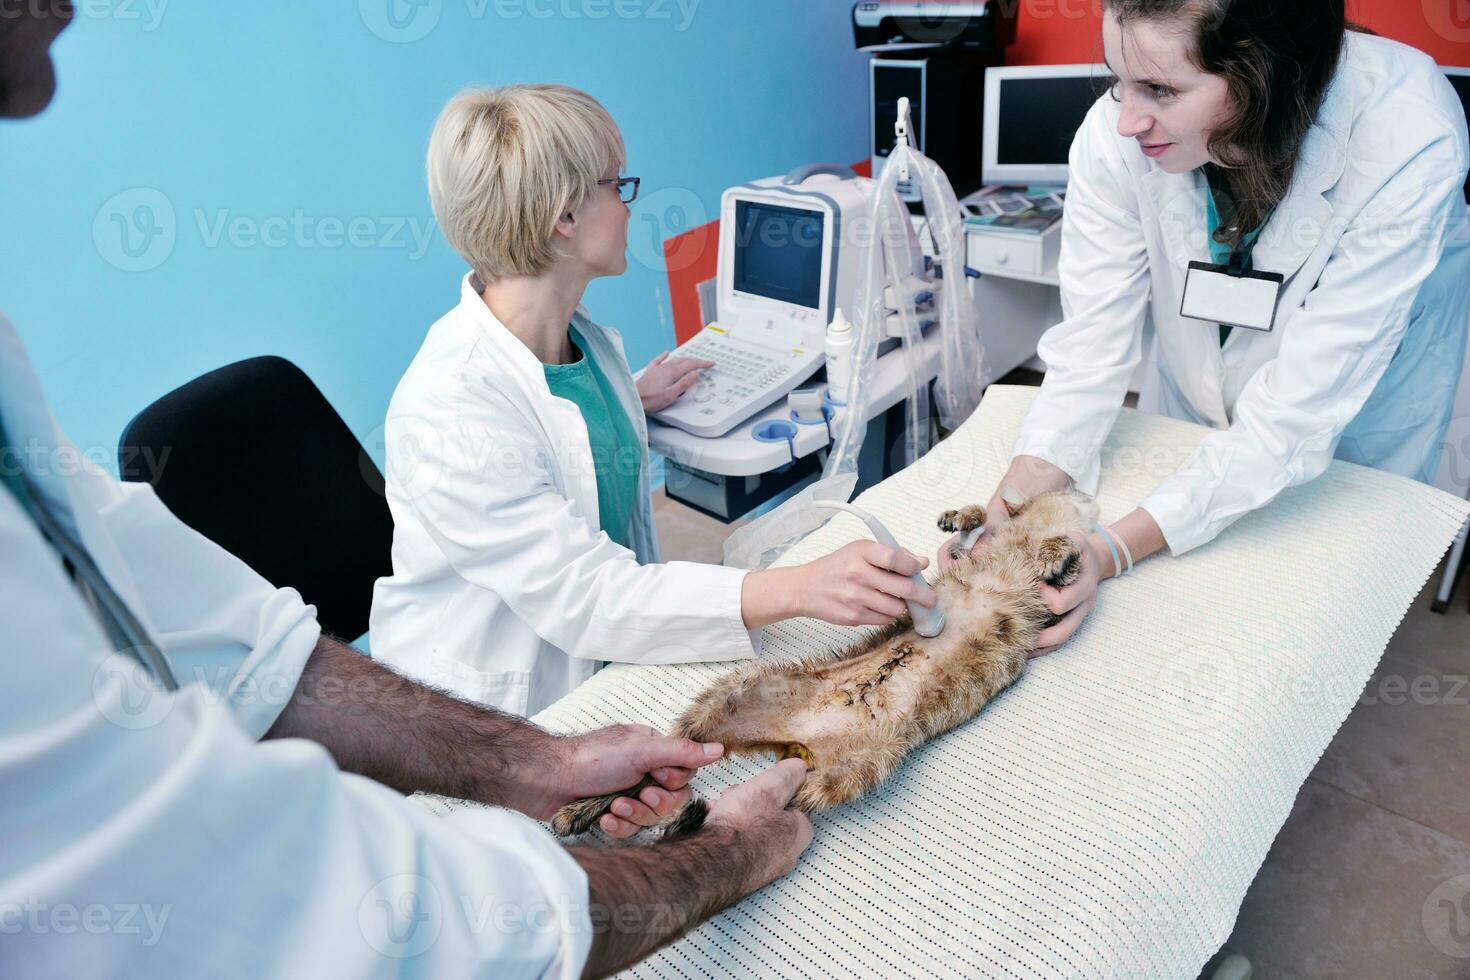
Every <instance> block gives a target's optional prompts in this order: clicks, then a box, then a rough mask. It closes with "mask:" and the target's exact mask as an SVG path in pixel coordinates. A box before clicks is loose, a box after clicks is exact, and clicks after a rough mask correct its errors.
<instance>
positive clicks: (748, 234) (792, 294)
mask: <svg viewBox="0 0 1470 980" xmlns="http://www.w3.org/2000/svg"><path fill="white" fill-rule="evenodd" d="M733 285H734V287H735V289H736V291H737V292H742V293H750V294H752V295H755V296H764V297H765V298H766V299H773V300H776V301H777V302H781V303H792V304H794V305H796V306H805V307H808V308H810V309H813V310H815V309H818V308H819V307H820V306H821V294H822V212H820V211H812V210H809V209H807V208H788V207H782V206H781V205H777V204H767V203H765V202H762V201H736V202H735V270H734V279H733Z"/></svg>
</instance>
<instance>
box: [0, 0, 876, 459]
mask: <svg viewBox="0 0 1470 980" xmlns="http://www.w3.org/2000/svg"><path fill="white" fill-rule="evenodd" d="M390 4H393V5H394V6H393V7H392V8H390V7H389V5H390ZM850 11H851V4H850V3H847V2H845V0H802V2H800V3H794V2H792V0H740V2H734V0H682V2H681V0H332V2H326V0H310V2H302V0H256V2H252V3H247V4H224V3H215V2H192V3H186V2H182V0H174V2H169V0H88V2H87V3H81V2H79V3H78V16H77V20H76V22H75V23H74V24H72V26H71V28H70V29H69V30H68V31H67V32H66V34H64V35H63V36H62V38H61V39H60V41H59V42H58V43H57V45H56V48H55V50H54V53H55V58H56V62H57V65H58V74H59V75H60V78H61V86H60V90H59V92H58V95H57V99H56V101H55V102H54V103H53V105H52V106H51V108H50V109H49V110H48V111H47V112H46V113H45V114H44V115H42V116H40V117H38V118H37V119H35V120H30V121H24V122H18V123H16V122H11V123H4V124H0V168H3V179H0V221H3V234H0V311H4V312H5V313H6V314H8V315H9V316H10V317H11V319H12V320H14V321H15V323H16V325H17V327H18V328H19V330H20V333H21V336H22V337H23V339H24V340H25V341H26V343H27V345H28V346H29V348H30V352H31V357H32V359H33V360H34V362H35V364H36V367H37V369H38V371H39V373H40V375H41V379H42V382H43V383H44V384H45V386H46V389H47V391H48V393H49V396H50V398H51V402H52V406H53V408H54V409H55V411H56V414H57V416H58V417H59V418H60V420H61V423H62V425H63V427H64V428H65V429H66V430H67V432H68V433H69V434H70V435H71V437H72V439H73V440H74V441H75V442H76V443H77V444H78V446H80V447H82V448H83V449H84V450H86V451H88V452H89V453H90V454H91V455H93V456H94V457H96V458H98V459H100V460H103V461H106V462H108V463H109V465H113V466H114V467H115V461H114V452H115V446H116V443H117V437H118V435H119V433H120V432H121V430H122V427H123V426H124V425H125V424H126V423H127V421H128V419H130V418H131V417H132V416H133V414H134V413H136V412H137V411H138V410H139V409H140V408H142V407H143V406H144V405H146V404H147V403H148V402H149V401H151V400H152V399H154V398H155V397H157V396H158V395H160V394H162V393H163V392H165V391H167V390H169V389H171V388H173V387H175V386H177V385H179V384H181V383H183V382H185V381H187V380H188V379H190V378H192V377H194V376H196V375H198V374H201V373H203V372H205V371H207V370H210V369H211V368H214V367H218V366H219V365H221V364H225V363H228V362H230V361H233V360H237V359H239V358H242V357H249V356H252V355H256V354H264V353H273V354H281V355H284V356H286V357H288V358H290V359H292V360H294V361H295V362H297V363H298V364H300V365H301V366H302V367H303V368H305V370H306V371H307V373H308V374H310V375H311V376H312V377H313V378H314V379H315V380H316V381H317V383H318V385H320V386H321V388H322V389H323V390H324V391H325V392H326V394H327V397H328V398H330V399H331V401H332V402H333V404H335V405H336V406H337V409H338V411H339V412H341V413H342V415H343V417H344V418H346V420H347V422H348V424H349V425H350V426H351V427H352V428H353V430H354V431H355V432H357V433H358V434H359V436H361V437H364V438H366V439H368V440H369V441H370V442H375V441H376V440H374V439H372V436H373V435H374V430H375V429H377V427H379V426H380V425H381V424H382V419H383V415H384V413H385V411H386V409H387V404H388V398H389V396H390V395H391V393H392V390H393V386H394V384H395V383H396V382H397V380H398V377H399V375H400V374H401V373H402V371H403V370H404V368H405V367H406V366H407V364H408V362H409V360H410V359H411V358H412V356H413V354H414V351H415V350H417V347H418V344H419V342H420V340H421V338H422V336H423V333H424V331H425V330H426V329H427V328H428V326H429V324H430V323H432V322H433V321H434V320H435V319H437V318H438V317H439V315H440V314H442V313H443V312H444V310H446V309H447V308H448V307H449V306H450V305H452V304H453V303H454V302H455V301H456V300H457V296H458V288H459V283H458V280H459V277H460V275H461V274H462V265H461V263H460V261H459V259H458V257H457V256H456V255H455V254H454V253H453V252H452V251H451V250H450V249H449V247H448V246H447V245H446V244H445V243H444V241H443V239H442V238H441V237H440V236H439V234H438V231H437V229H436V228H434V227H433V223H432V215H431V213H430V211H429V205H428V200H427V195H426V193H425V190H424V180H423V151H424V147H425V144H426V141H427V137H428V133H429V129H430V127H431V125H432V123H433V120H434V117H435V115H436V114H437V112H438V110H439V108H440V106H441V105H442V104H443V103H444V102H445V100H447V99H448V98H449V97H450V96H451V95H452V94H453V93H454V92H456V91H457V90H458V89H460V88H462V87H464V86H466V85H471V84H489V85H500V84H506V83H510V82H520V81H557V82H564V83H567V84H570V85H575V86H578V87H581V88H585V89H587V90H588V91H590V92H592V93H593V94H594V95H596V96H597V97H598V98H599V99H601V100H602V101H603V103H604V104H605V105H607V107H608V109H609V110H610V111H611V112H612V114H613V117H614V118H615V119H617V120H618V122H619V123H620V125H621V126H622V129H623V133H624V137H625V139H626V141H627V144H628V151H629V164H628V171H627V172H628V173H630V174H636V175H639V176H641V177H643V179H644V182H643V198H644V199H643V200H642V201H640V203H639V204H638V205H635V213H634V216H633V221H632V224H631V226H630V234H629V238H630V241H629V252H630V262H629V269H628V272H627V273H626V274H625V275H623V276H621V277H620V278H618V279H614V280H601V281H598V282H595V283H593V285H592V286H591V287H590V289H589V290H588V295H587V302H588V304H589V306H590V308H591V310H592V312H593V315H594V316H595V317H597V318H598V319H600V320H601V321H602V322H605V323H608V324H611V325H613V326H616V327H618V328H619V329H621V330H622V331H623V332H624V335H625V337H626V338H627V341H628V348H629V350H628V354H629V358H630V360H632V362H633V366H634V368H635V369H636V368H637V367H639V366H641V365H642V364H643V363H644V362H646V361H647V360H648V359H649V358H650V357H652V356H653V355H654V354H656V353H657V352H658V351H660V350H663V349H666V348H668V347H670V346H672V342H673V325H672V320H671V317H670V313H669V304H668V296H667V295H666V294H667V287H666V281H665V277H664V272H663V268H662V253H661V251H660V246H659V243H660V242H661V241H662V239H664V238H666V237H668V236H670V235H672V234H676V233H678V232H680V231H684V230H686V229H687V228H689V227H692V226H694V225H697V224H700V223H702V222H704V221H706V220H709V219H710V218H713V217H715V216H716V211H717V209H718V201H719V194H720V192H721V191H722V190H723V189H724V188H725V187H727V186H728V185H730V184H732V183H737V182H740V181H744V180H749V179H751V178H754V177H760V176H766V175H769V174H773V173H777V172H780V171H783V170H785V169H787V168H789V167H790V166H792V165H795V164H797V163H801V162H805V161H808V160H827V159H831V160H839V161H844V162H848V161H852V160H857V159H860V158H862V157H864V156H865V155H866V153H865V149H864V147H865V143H866V135H867V123H866V116H865V114H864V106H865V103H866V91H867V76H866V67H865V66H866V61H865V58H864V56H860V55H859V54H858V53H857V52H855V51H854V50H853V48H852V35H851V27H850V16H851V15H850ZM390 12H392V13H394V14H396V15H397V19H396V20H390V19H389V16H388V15H389V13H390ZM425 32H426V33H425ZM420 34H422V35H423V36H421V37H420V36H417V35H420ZM125 227H126V228H127V231H128V240H127V244H126V246H125V243H124V239H123V237H122V231H123V229H124V228H125ZM379 462H380V463H381V460H379Z"/></svg>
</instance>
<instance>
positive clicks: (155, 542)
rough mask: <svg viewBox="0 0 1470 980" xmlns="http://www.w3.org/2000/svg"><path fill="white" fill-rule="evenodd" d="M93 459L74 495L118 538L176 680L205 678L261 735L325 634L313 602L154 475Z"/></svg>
mask: <svg viewBox="0 0 1470 980" xmlns="http://www.w3.org/2000/svg"><path fill="white" fill-rule="evenodd" d="M59 438H63V441H64V437H59ZM66 445H67V446H70V444H69V443H66ZM86 466H87V468H86V470H85V471H83V472H79V473H77V474H75V475H74V476H73V477H72V479H71V480H70V481H69V483H70V486H71V490H72V494H73V497H74V498H80V500H81V502H83V503H84V505H85V506H88V507H89V508H91V509H92V510H93V512H94V513H95V514H96V515H97V517H98V519H99V520H100V522H101V524H102V527H103V528H104V529H105V530H106V532H107V534H108V536H109V537H110V538H111V543H112V544H113V545H115V546H116V548H117V554H118V555H119V556H120V558H121V562H122V564H124V565H126V567H127V569H128V571H129V572H130V573H131V583H130V584H131V586H132V587H133V589H134V590H135V591H136V593H137V595H138V597H139V598H140V599H141V603H142V608H141V609H140V610H135V612H138V613H141V614H142V615H143V616H144V618H145V619H146V621H147V622H148V624H149V626H150V627H151V628H152V631H153V639H154V640H155V641H156V642H157V643H158V644H159V646H160V647H162V648H163V650H164V652H165V653H166V654H167V655H168V658H169V660H170V662H171V663H172V666H173V668H174V673H175V675H177V677H178V681H179V684H180V685H181V686H182V685H184V684H189V683H202V684H203V685H204V686H205V687H206V688H207V689H208V690H209V691H210V692H211V697H213V698H215V699H217V700H220V701H222V702H224V703H225V704H226V705H228V707H229V708H230V710H231V711H233V712H234V714H235V718H236V720H237V721H238V722H239V723H240V725H241V726H242V727H243V728H244V729H245V731H247V732H249V733H250V735H252V736H253V737H256V738H259V737H260V736H261V735H264V734H265V732H266V731H267V730H268V729H269V728H270V726H271V725H272V724H273V723H274V722H275V720H276V717H277V716H278V715H279V714H280V713H281V710H282V709H283V708H285V706H286V703H287V701H289V700H290V698H291V694H292V692H293V691H295V689H296V684H297V681H298V680H300V677H301V671H302V669H303V668H304V667H305V665H306V660H307V658H308V657H309V656H311V651H312V649H313V648H314V647H315V646H316V641H317V638H318V637H319V636H320V635H321V627H320V626H319V625H318V624H317V621H316V610H315V608H314V607H312V606H309V605H307V604H306V603H305V602H303V601H302V599H301V595H300V594H299V593H298V592H297V591H296V590H295V589H289V588H288V589H278V588H276V587H275V586H274V585H272V584H271V583H269V582H267V581H266V580H265V579H263V578H261V577H260V575H258V574H256V572H255V571H254V570H253V569H251V568H250V566H249V565H246V564H245V563H244V562H243V561H241V560H240V559H238V558H236V557H235V556H234V555H232V554H230V553H229V552H228V551H225V550H224V549H223V548H221V547H220V546H219V545H217V544H215V543H214V542H213V541H210V540H209V539H208V538H206V537H205V536H204V535H202V534H200V533H199V532H197V531H195V530H194V529H193V528H191V527H189V526H188V525H187V524H185V523H184V522H182V521H180V520H179V519H178V518H177V517H175V516H174V515H173V513H172V512H170V511H169V509H168V508H167V507H165V506H164V505H163V503H162V501H160V500H159V499H158V497H157V495H156V494H155V493H154V492H153V488H152V487H151V486H149V485H148V484H146V483H119V482H118V481H117V480H115V479H114V478H113V477H112V476H111V475H110V474H106V473H104V472H102V471H100V470H98V469H96V467H94V466H92V465H91V464H86Z"/></svg>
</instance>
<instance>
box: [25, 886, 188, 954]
mask: <svg viewBox="0 0 1470 980" xmlns="http://www.w3.org/2000/svg"><path fill="white" fill-rule="evenodd" d="M173 910H174V907H173V905H171V904H167V905H151V904H149V903H147V902H141V903H139V902H119V903H115V904H113V905H107V904H104V903H102V902H89V903H88V904H86V905H78V904H76V903H74V902H44V901H42V900H41V899H40V897H39V896H36V895H31V896H28V897H27V898H26V900H25V901H23V902H5V901H0V935H5V936H15V935H19V934H21V933H31V934H35V935H46V934H54V935H58V936H71V935H75V934H76V933H78V932H85V933H87V934H88V935H92V936H106V935H113V936H139V937H141V938H140V940H139V944H140V945H142V946H156V945H157V944H158V940H159V939H160V938H161V937H162V936H163V927H164V926H165V925H166V924H167V923H168V917H169V916H170V915H172V914H173Z"/></svg>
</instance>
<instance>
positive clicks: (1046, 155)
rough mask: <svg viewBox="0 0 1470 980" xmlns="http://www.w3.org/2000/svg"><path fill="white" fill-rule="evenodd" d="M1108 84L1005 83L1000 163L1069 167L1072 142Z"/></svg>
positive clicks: (1090, 80)
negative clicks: (1068, 153)
mask: <svg viewBox="0 0 1470 980" xmlns="http://www.w3.org/2000/svg"><path fill="white" fill-rule="evenodd" d="M1106 86H1107V80H1106V78H1097V77H1089V76H1083V77H1072V78H1007V79H1005V80H1003V81H1002V82H1001V83H1000V100H999V101H1000V106H999V110H1000V128H999V131H998V134H997V136H998V139H997V145H996V159H995V162H996V163H998V164H1000V165H1002V166H1005V165H1007V164H1021V165H1033V164H1051V165H1060V166H1066V163H1067V152H1068V151H1069V150H1071V148H1072V137H1073V136H1076V135H1077V128H1078V127H1079V126H1081V125H1082V120H1083V119H1084V118H1086V116H1087V110H1089V109H1091V108H1092V104H1093V103H1094V102H1096V101H1097V99H1098V96H1100V95H1102V94H1103V92H1104V91H1106Z"/></svg>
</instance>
